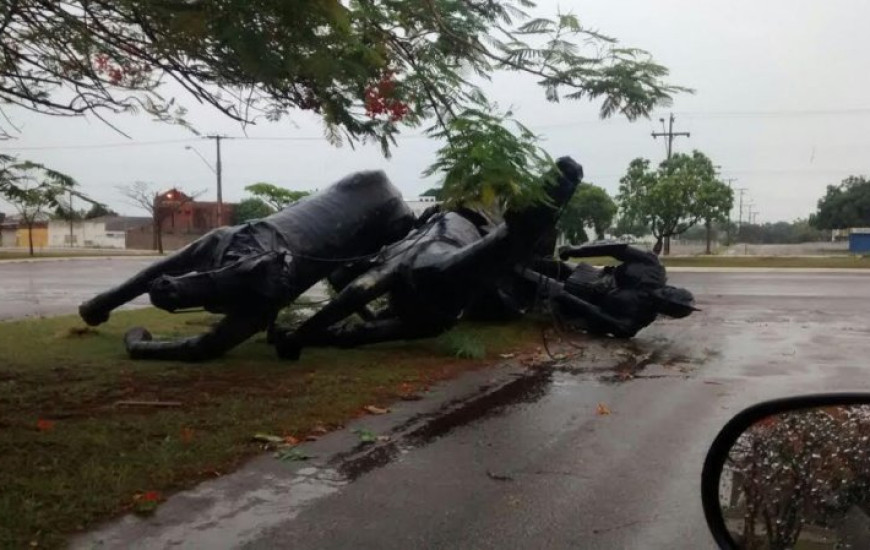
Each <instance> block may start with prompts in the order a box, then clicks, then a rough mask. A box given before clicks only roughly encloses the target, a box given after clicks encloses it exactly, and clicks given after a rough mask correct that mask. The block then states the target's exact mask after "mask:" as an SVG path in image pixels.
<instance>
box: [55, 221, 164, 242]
mask: <svg viewBox="0 0 870 550" xmlns="http://www.w3.org/2000/svg"><path fill="white" fill-rule="evenodd" d="M150 223H151V218H144V217H133V216H101V217H99V218H94V219H92V220H74V221H72V222H70V221H65V220H52V221H50V222H49V223H48V246H49V247H50V248H126V246H127V230H129V229H135V228H137V227H142V226H143V225H148V224H150Z"/></svg>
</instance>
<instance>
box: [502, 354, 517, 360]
mask: <svg viewBox="0 0 870 550" xmlns="http://www.w3.org/2000/svg"><path fill="white" fill-rule="evenodd" d="M516 356H517V354H516V353H500V354H499V357H501V358H502V359H513V358H514V357H516Z"/></svg>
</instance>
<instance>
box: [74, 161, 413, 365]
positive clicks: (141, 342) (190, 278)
mask: <svg viewBox="0 0 870 550" xmlns="http://www.w3.org/2000/svg"><path fill="white" fill-rule="evenodd" d="M413 225H414V215H413V213H412V212H411V210H410V209H409V208H408V207H407V205H406V204H405V202H404V200H403V199H402V195H401V193H400V192H399V190H398V189H396V188H395V187H394V186H393V185H392V184H391V183H390V181H389V180H388V179H387V177H386V175H385V174H384V173H383V172H379V171H378V172H359V173H356V174H352V175H350V176H348V177H346V178H344V179H342V180H341V181H339V182H338V183H336V184H334V185H332V186H330V187H328V188H326V189H324V190H323V191H321V192H319V193H317V194H315V195H312V196H310V197H307V198H305V199H303V200H301V201H299V202H297V203H294V204H292V205H290V206H288V207H287V208H285V209H284V210H282V211H280V212H278V213H276V214H273V215H271V216H269V217H267V218H264V219H262V220H257V221H252V222H249V223H246V224H243V225H239V226H235V227H224V228H220V229H216V230H214V231H212V232H211V233H208V234H207V235H205V236H203V237H202V238H200V239H198V240H196V241H195V242H193V243H191V244H190V245H188V246H187V247H185V248H183V249H182V250H179V251H177V252H175V253H174V254H172V255H170V256H169V257H167V258H165V259H163V260H160V261H158V262H156V263H155V264H153V265H151V266H150V267H148V268H146V269H144V270H142V271H141V272H140V273H139V274H137V275H135V276H134V277H132V278H131V279H129V280H128V281H126V282H125V283H123V284H121V285H120V286H118V287H116V288H113V289H111V290H109V291H107V292H103V293H102V294H99V295H98V296H96V297H95V298H93V299H91V300H89V301H87V302H85V303H83V304H82V305H81V306H80V308H79V313H80V315H81V317H82V319H84V320H85V322H87V323H88V324H89V325H98V324H100V323H103V322H105V321H107V320H108V318H109V313H110V312H111V311H112V310H113V309H115V308H117V307H119V306H121V305H122V304H125V303H127V302H129V301H130V300H133V299H134V298H136V297H137V296H140V295H142V294H144V293H146V292H147V293H148V294H149V295H150V298H151V302H152V303H153V304H154V305H155V306H157V307H159V308H161V309H164V310H166V311H170V312H173V311H176V310H179V309H185V308H193V307H203V308H205V309H206V310H208V311H210V312H214V313H223V314H225V316H224V318H223V319H222V320H221V321H219V322H218V323H217V324H216V325H215V326H214V327H212V328H211V330H209V331H208V332H206V333H204V334H201V335H198V336H194V337H190V338H182V339H177V340H171V341H154V340H152V337H151V335H150V333H148V331H147V330H145V329H143V328H134V329H131V330H130V331H129V332H128V333H127V335H126V336H125V338H124V341H125V344H126V347H127V351H128V353H129V354H130V356H131V357H133V358H135V359H168V360H182V361H197V360H205V359H209V358H213V357H217V356H219V355H221V354H223V353H224V352H226V351H227V350H229V349H231V348H233V347H235V346H237V345H238V344H240V343H241V342H244V341H245V340H247V339H248V338H250V337H251V336H253V335H254V334H256V333H257V332H260V331H263V330H266V329H268V328H270V327H271V326H272V324H273V323H274V321H275V318H276V316H277V314H278V312H279V311H280V310H281V309H282V308H284V307H285V306H287V305H289V304H290V303H291V302H292V301H293V300H295V299H296V298H297V297H299V295H300V294H302V293H303V292H305V291H306V290H308V289H309V288H310V287H311V286H312V285H314V284H315V283H317V282H318V281H320V280H321V279H324V278H325V277H326V276H327V275H329V274H330V272H332V271H334V270H336V269H337V268H339V267H340V266H341V265H342V264H344V263H347V262H349V261H352V260H356V259H359V258H360V257H365V256H367V255H370V254H373V253H376V252H377V251H378V250H379V249H381V248H382V247H383V246H385V245H387V244H390V243H393V242H396V241H398V240H399V239H401V238H402V237H404V236H405V235H407V233H408V231H410V230H411V229H412V227H413Z"/></svg>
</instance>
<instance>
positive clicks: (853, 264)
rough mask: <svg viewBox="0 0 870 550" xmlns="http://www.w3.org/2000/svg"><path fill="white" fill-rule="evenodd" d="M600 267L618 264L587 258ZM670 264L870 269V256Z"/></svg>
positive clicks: (677, 260)
mask: <svg viewBox="0 0 870 550" xmlns="http://www.w3.org/2000/svg"><path fill="white" fill-rule="evenodd" d="M584 261H585V262H587V263H590V264H592V265H597V266H607V265H617V264H618V263H619V262H617V261H616V260H614V259H613V258H589V259H587V260H584ZM661 261H662V264H664V265H665V266H666V267H723V268H777V269H779V268H783V269H787V268H824V269H868V268H870V256H663V257H662V258H661Z"/></svg>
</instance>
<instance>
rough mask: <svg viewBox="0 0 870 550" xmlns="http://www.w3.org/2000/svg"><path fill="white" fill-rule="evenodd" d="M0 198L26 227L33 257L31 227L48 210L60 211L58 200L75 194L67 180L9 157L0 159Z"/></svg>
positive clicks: (70, 182) (71, 184) (78, 194)
mask: <svg viewBox="0 0 870 550" xmlns="http://www.w3.org/2000/svg"><path fill="white" fill-rule="evenodd" d="M0 163H2V164H0V196H2V198H4V199H5V200H6V201H7V202H8V203H10V204H11V205H12V206H13V207H14V208H15V209H16V210H17V211H18V214H19V215H20V216H21V221H22V222H23V223H24V225H25V226H26V227H27V234H28V248H29V251H30V255H31V256H33V226H34V225H35V224H36V222H37V221H39V219H40V218H42V217H43V216H45V215H46V214H47V213H48V210H49V209H51V208H55V209H59V208H62V202H61V200H60V199H61V197H62V196H63V195H64V194H66V193H71V194H75V195H76V196H79V197H81V198H83V199H85V200H89V199H87V198H86V197H85V196H84V195H81V194H80V193H78V192H76V191H75V190H74V189H73V188H74V187H76V182H75V180H74V179H72V178H71V177H70V176H68V175H66V174H63V173H61V172H57V171H55V170H51V169H49V168H46V167H45V166H43V165H41V164H38V163H35V162H29V161H23V162H17V161H16V160H15V159H14V158H13V157H8V156H4V157H2V158H0Z"/></svg>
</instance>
